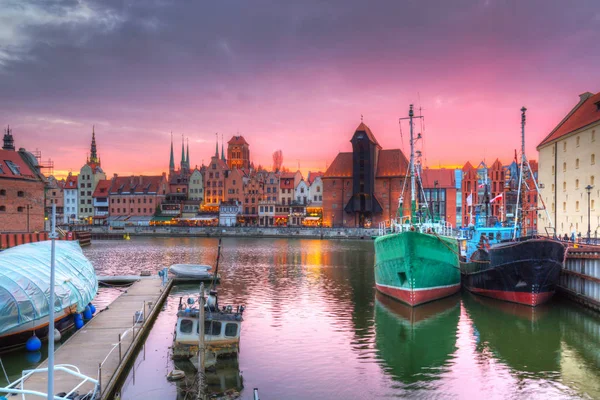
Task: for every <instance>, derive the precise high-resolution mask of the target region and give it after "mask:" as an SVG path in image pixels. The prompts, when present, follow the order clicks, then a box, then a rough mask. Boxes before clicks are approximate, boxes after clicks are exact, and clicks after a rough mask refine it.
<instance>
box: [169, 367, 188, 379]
mask: <svg viewBox="0 0 600 400" xmlns="http://www.w3.org/2000/svg"><path fill="white" fill-rule="evenodd" d="M183 378H185V372H183V371H182V370H180V369H174V370H173V371H171V372H169V374H168V375H167V380H168V381H178V380H180V379H183Z"/></svg>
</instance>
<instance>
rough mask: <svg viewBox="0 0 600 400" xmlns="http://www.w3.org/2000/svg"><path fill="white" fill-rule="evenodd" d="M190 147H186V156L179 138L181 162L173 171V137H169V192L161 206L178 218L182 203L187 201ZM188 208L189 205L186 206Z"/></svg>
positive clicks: (182, 210)
mask: <svg viewBox="0 0 600 400" xmlns="http://www.w3.org/2000/svg"><path fill="white" fill-rule="evenodd" d="M189 158H190V146H189V143H188V146H187V155H186V151H185V147H184V140H183V137H182V138H181V161H180V162H179V169H175V159H174V154H173V137H172V136H171V154H170V157H169V176H168V182H169V190H168V191H167V195H166V196H165V200H164V202H163V204H162V207H163V208H164V209H168V210H169V211H170V212H174V211H175V210H177V211H178V213H177V214H178V216H181V215H182V213H183V212H184V203H185V202H186V201H187V200H188V189H189V183H190V176H191V174H192V172H191V171H190V159H189ZM188 208H189V205H188Z"/></svg>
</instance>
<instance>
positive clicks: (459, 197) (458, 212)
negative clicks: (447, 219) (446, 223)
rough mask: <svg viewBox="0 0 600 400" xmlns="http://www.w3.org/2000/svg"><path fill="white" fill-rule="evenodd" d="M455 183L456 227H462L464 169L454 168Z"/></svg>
mask: <svg viewBox="0 0 600 400" xmlns="http://www.w3.org/2000/svg"><path fill="white" fill-rule="evenodd" d="M454 183H455V186H454V187H455V189H456V227H457V228H462V226H463V225H462V224H463V215H462V202H463V198H462V190H461V189H462V169H459V168H457V169H455V170H454Z"/></svg>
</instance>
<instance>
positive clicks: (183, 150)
mask: <svg viewBox="0 0 600 400" xmlns="http://www.w3.org/2000/svg"><path fill="white" fill-rule="evenodd" d="M184 141H185V140H184V139H183V134H182V135H181V162H180V163H179V167H180V168H181V169H184V167H185V149H184V146H183V143H184Z"/></svg>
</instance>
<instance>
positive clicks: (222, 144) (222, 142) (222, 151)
mask: <svg viewBox="0 0 600 400" xmlns="http://www.w3.org/2000/svg"><path fill="white" fill-rule="evenodd" d="M224 143H225V140H224V139H223V134H222V133H221V160H223V161H225V145H224Z"/></svg>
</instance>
